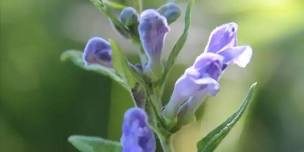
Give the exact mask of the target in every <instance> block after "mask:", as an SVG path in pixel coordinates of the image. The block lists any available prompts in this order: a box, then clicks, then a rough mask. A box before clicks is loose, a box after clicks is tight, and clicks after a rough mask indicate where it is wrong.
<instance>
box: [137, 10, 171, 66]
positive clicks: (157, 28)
mask: <svg viewBox="0 0 304 152" xmlns="http://www.w3.org/2000/svg"><path fill="white" fill-rule="evenodd" d="M168 31H169V26H168V23H167V20H166V18H165V17H164V16H162V15H160V14H159V13H158V12H157V11H156V10H153V9H148V10H145V11H144V12H142V13H141V15H140V19H139V26H138V32H139V36H140V40H141V43H142V45H143V47H144V50H145V52H146V54H147V55H148V58H149V60H150V61H151V60H152V61H159V60H160V57H161V51H162V48H163V43H164V39H165V36H166V34H167V32H168Z"/></svg>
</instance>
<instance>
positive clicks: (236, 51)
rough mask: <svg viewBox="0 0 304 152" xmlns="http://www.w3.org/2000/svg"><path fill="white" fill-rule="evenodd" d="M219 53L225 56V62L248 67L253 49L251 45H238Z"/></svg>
mask: <svg viewBox="0 0 304 152" xmlns="http://www.w3.org/2000/svg"><path fill="white" fill-rule="evenodd" d="M218 54H219V55H221V56H223V57H224V63H225V64H227V65H228V64H230V63H234V64H236V65H238V66H240V67H242V68H244V67H246V66H247V64H248V63H249V62H250V60H251V58H252V49H251V47H250V46H238V47H231V48H226V49H224V50H222V51H220V52H218Z"/></svg>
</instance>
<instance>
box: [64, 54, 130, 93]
mask: <svg viewBox="0 0 304 152" xmlns="http://www.w3.org/2000/svg"><path fill="white" fill-rule="evenodd" d="M82 54H83V53H82V52H81V51H77V50H67V51H65V52H64V53H62V54H61V60H62V61H67V60H70V61H72V62H73V63H74V64H75V65H77V66H78V67H80V68H82V69H85V70H88V71H94V72H96V73H99V74H102V75H105V76H108V77H110V78H112V79H113V80H114V81H116V82H118V83H119V84H121V85H122V86H124V87H125V88H128V87H127V84H126V82H125V81H124V80H123V79H122V78H121V77H120V76H119V75H117V74H116V72H115V70H114V69H113V68H109V67H105V66H102V65H99V64H92V65H85V64H84V62H83V60H82Z"/></svg>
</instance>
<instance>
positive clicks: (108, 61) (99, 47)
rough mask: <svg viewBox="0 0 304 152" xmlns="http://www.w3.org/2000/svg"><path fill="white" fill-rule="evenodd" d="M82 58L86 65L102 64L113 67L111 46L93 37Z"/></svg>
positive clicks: (101, 39) (99, 38)
mask: <svg viewBox="0 0 304 152" xmlns="http://www.w3.org/2000/svg"><path fill="white" fill-rule="evenodd" d="M82 58H83V61H84V63H85V64H86V65H89V64H100V65H104V66H107V67H112V49H111V46H110V44H109V42H107V41H106V40H104V39H103V38H101V37H93V38H91V39H90V40H89V41H88V42H87V44H86V46H85V48H84V53H83V57H82Z"/></svg>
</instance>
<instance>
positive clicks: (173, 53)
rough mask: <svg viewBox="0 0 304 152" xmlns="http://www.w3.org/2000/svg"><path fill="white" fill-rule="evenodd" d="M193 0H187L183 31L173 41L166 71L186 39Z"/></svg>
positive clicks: (172, 63)
mask: <svg viewBox="0 0 304 152" xmlns="http://www.w3.org/2000/svg"><path fill="white" fill-rule="evenodd" d="M193 1H194V0H189V1H188V4H187V9H186V14H185V26H184V31H183V33H182V35H181V36H180V37H179V39H178V40H177V42H176V43H175V45H174V47H173V49H172V51H171V53H170V55H169V58H168V61H167V63H166V72H169V70H170V69H171V68H172V66H173V65H174V63H175V60H176V58H177V56H178V54H179V52H180V51H181V49H182V48H183V46H184V44H185V42H186V40H187V37H188V33H189V27H190V23H191V10H192V4H193Z"/></svg>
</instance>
